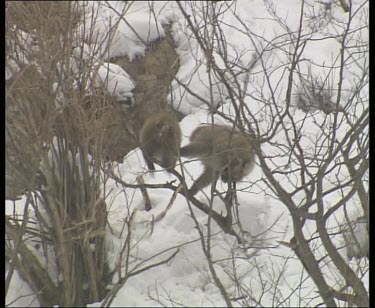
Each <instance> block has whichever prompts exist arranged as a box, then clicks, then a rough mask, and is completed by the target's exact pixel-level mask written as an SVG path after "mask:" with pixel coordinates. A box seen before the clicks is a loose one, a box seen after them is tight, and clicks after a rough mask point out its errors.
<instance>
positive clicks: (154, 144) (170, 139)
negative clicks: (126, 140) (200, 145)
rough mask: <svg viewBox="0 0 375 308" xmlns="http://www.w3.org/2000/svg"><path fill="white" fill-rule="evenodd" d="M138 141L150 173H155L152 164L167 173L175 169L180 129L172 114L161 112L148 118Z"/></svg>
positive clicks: (179, 143)
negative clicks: (160, 167) (165, 170)
mask: <svg viewBox="0 0 375 308" xmlns="http://www.w3.org/2000/svg"><path fill="white" fill-rule="evenodd" d="M139 139H140V144H141V151H142V154H143V157H144V159H145V161H146V164H147V167H148V169H149V170H150V171H155V166H154V163H157V164H158V165H160V166H162V167H163V168H165V169H167V171H169V170H170V169H171V168H174V167H175V165H176V162H177V159H178V157H179V148H180V145H181V129H180V125H179V123H178V121H177V119H176V118H175V117H174V116H173V114H171V113H168V112H166V111H163V112H159V113H156V114H153V115H151V116H150V117H148V118H147V119H146V121H145V122H144V124H143V126H142V128H141V130H140V136H139Z"/></svg>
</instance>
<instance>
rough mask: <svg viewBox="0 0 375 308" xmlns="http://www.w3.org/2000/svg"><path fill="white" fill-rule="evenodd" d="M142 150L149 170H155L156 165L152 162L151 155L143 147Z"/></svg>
mask: <svg viewBox="0 0 375 308" xmlns="http://www.w3.org/2000/svg"><path fill="white" fill-rule="evenodd" d="M141 151H142V154H143V158H144V160H145V161H146V164H147V168H148V170H150V171H155V165H154V163H153V162H152V159H151V157H150V155H149V154H148V152H147V151H146V150H145V149H143V148H142V149H141Z"/></svg>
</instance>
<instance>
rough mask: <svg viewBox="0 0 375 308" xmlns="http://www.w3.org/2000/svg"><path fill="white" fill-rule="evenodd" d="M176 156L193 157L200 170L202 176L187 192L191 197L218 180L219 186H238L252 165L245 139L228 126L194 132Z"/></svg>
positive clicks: (249, 150)
mask: <svg viewBox="0 0 375 308" xmlns="http://www.w3.org/2000/svg"><path fill="white" fill-rule="evenodd" d="M180 155H181V156H185V157H196V158H198V159H199V160H201V162H202V163H203V166H204V171H203V173H202V175H201V176H200V177H199V178H198V179H197V180H196V181H195V182H194V184H193V186H192V187H191V188H190V190H189V192H190V194H192V195H195V194H196V193H197V192H198V191H199V190H201V189H202V188H204V187H206V186H207V185H209V184H210V183H211V182H212V181H217V180H218V178H219V177H220V176H221V179H222V181H223V182H230V183H235V182H238V181H240V180H241V179H242V178H243V177H244V176H245V175H247V174H249V173H250V172H251V171H252V169H253V167H254V164H255V163H254V155H255V154H254V151H253V149H252V146H251V144H250V143H249V141H248V138H247V137H246V136H245V135H243V134H241V133H240V132H239V131H237V130H233V128H232V127H231V126H225V125H217V124H215V125H204V126H200V127H198V128H196V129H195V130H194V131H193V133H192V134H191V136H190V144H188V145H186V146H184V147H182V148H181V149H180Z"/></svg>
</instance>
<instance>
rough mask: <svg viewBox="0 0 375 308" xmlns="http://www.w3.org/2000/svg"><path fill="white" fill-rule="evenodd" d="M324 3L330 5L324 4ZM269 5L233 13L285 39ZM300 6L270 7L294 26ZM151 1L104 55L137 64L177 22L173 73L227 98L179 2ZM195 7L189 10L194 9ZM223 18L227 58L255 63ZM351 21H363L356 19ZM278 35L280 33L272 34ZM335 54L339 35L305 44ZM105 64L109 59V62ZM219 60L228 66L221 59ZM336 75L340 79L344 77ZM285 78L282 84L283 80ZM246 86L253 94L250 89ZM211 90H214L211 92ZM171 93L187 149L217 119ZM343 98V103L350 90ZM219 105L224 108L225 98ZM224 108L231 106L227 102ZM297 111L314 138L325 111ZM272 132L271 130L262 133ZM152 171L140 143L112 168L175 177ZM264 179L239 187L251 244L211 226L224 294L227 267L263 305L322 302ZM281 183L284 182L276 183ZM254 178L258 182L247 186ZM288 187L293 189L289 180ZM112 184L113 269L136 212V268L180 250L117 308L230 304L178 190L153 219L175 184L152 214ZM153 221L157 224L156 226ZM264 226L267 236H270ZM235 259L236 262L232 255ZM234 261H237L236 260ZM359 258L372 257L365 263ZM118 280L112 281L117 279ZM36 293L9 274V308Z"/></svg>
mask: <svg viewBox="0 0 375 308" xmlns="http://www.w3.org/2000/svg"><path fill="white" fill-rule="evenodd" d="M307 2H308V3H311V6H310V7H309V10H313V9H314V8H315V9H316V10H318V9H319V5H322V4H319V3H318V2H317V1H312V0H311V1H307ZM322 2H323V1H322ZM325 2H329V1H328V0H326V1H325ZM353 2H354V4H355V5H358V4H357V2H359V1H353ZM150 3H151V2H150ZM269 3H271V1H261V0H252V1H250V0H238V1H236V6H235V7H236V13H237V14H239V15H240V16H241V18H242V19H243V20H244V21H245V22H247V23H249V24H250V25H251V29H252V31H253V32H254V33H257V34H259V35H260V36H261V37H262V40H263V41H264V42H266V41H268V42H270V41H272V40H274V42H276V41H281V40H283V39H284V38H283V37H282V36H280V35H281V34H282V33H284V31H285V29H283V28H281V27H280V24H277V23H276V22H274V21H270V19H269V18H270V17H271V16H270V13H269V11H268V10H267V4H269ZM300 3H301V1H300V0H288V1H282V4H281V1H274V4H275V6H274V9H275V10H276V12H277V14H278V15H279V16H280V18H281V20H284V21H285V23H286V24H287V25H288V26H289V27H290V28H291V29H292V30H297V29H298V23H299V10H300ZM110 4H111V5H112V6H113V7H116V8H117V9H118V10H119V11H121V10H122V7H121V5H122V4H121V3H120V2H115V3H112V2H110ZM93 5H97V4H93ZM195 5H196V6H199V5H204V3H199V2H197V3H196V4H195ZM152 6H153V7H154V10H155V11H156V12H158V14H156V16H155V18H154V16H152V18H150V14H149V12H150V5H149V3H148V2H147V1H139V2H138V1H136V2H134V3H133V5H132V6H131V8H130V9H129V12H128V13H127V14H128V15H126V16H129V19H127V21H128V23H129V24H131V25H132V28H134V29H135V30H136V32H137V33H138V35H135V34H134V32H133V31H132V29H131V28H129V26H128V25H127V24H125V23H124V22H123V21H121V22H119V24H118V25H117V27H116V29H114V30H113V31H114V32H113V41H112V43H111V49H110V50H111V53H110V55H107V56H108V58H111V57H118V56H128V57H129V59H130V60H132V59H134V58H135V57H142V56H143V55H144V54H145V50H146V45H145V44H144V42H151V41H153V40H156V39H158V38H163V37H164V36H165V33H164V30H163V28H162V25H164V24H167V23H172V25H173V26H172V30H173V36H174V40H175V43H176V52H177V54H178V55H179V57H180V65H181V67H180V69H179V71H178V73H177V76H176V77H177V78H179V79H180V80H181V81H182V82H184V83H186V84H188V85H189V87H191V88H192V89H194V92H195V93H196V94H198V95H199V96H201V97H203V98H205V99H207V100H211V99H212V101H214V102H219V101H220V102H222V100H223V97H226V95H227V93H226V89H225V87H224V86H223V85H222V84H220V83H217V85H216V86H214V87H213V89H212V93H210V92H209V91H208V87H207V86H208V84H209V77H208V75H207V71H206V68H207V67H206V64H205V58H204V54H203V52H202V51H201V50H200V49H199V48H198V43H197V42H196V41H195V40H194V39H193V38H192V37H191V36H190V35H191V32H190V30H189V29H188V28H187V26H186V23H185V21H184V18H183V16H182V15H181V13H180V12H179V9H178V6H177V5H176V3H175V2H165V1H156V2H152ZM186 9H187V10H188V12H189V6H186ZM99 13H100V14H101V15H100V16H101V18H100V19H99V20H98V23H97V24H96V27H97V31H98V32H99V33H101V34H102V35H104V34H105V33H106V32H107V31H108V29H109V27H110V24H109V20H110V22H111V25H113V24H115V23H116V18H118V17H116V16H113V13H111V10H109V9H108V8H104V7H102V8H101V9H100V10H99ZM190 13H191V14H193V13H192V12H190ZM332 14H335V17H337V18H339V19H340V18H341V19H342V20H345V18H346V15H345V13H344V12H343V10H342V9H340V8H339V7H336V6H335V7H333V8H332ZM109 16H112V18H111V19H110V18H109ZM195 17H196V18H200V16H196V15H195ZM221 18H222V21H223V22H224V23H226V24H227V25H229V26H226V27H223V29H224V33H225V37H226V39H227V41H228V46H229V47H228V54H229V57H234V55H235V53H236V52H239V51H243V50H249V52H248V53H245V54H244V55H243V57H241V62H242V64H243V65H246V64H247V63H252V61H253V57H252V54H253V52H254V45H252V44H251V42H250V41H249V39H248V37H247V36H246V35H245V34H244V33H241V32H240V31H238V30H237V29H236V27H240V24H239V23H238V20H237V19H236V18H235V17H234V15H233V14H232V13H231V11H230V10H229V11H228V12H226V13H225V14H224V15H223V16H221ZM354 22H357V21H356V20H355V19H354ZM307 24H308V23H307ZM310 26H311V27H313V24H310ZM330 30H331V31H332V33H334V27H333V28H329V27H328V28H327V31H330ZM276 37H277V39H275V38H276ZM90 48H93V47H90V46H88V51H87V52H88V54H89V53H90V51H89V50H90ZM285 48H288V47H285ZM339 50H340V44H339V42H338V41H337V40H335V39H333V38H331V39H326V40H322V41H320V40H317V41H310V42H309V43H308V44H307V45H306V46H305V50H304V57H306V58H310V59H314V61H315V62H317V63H321V64H323V63H332V59H333V58H334V57H336V56H337V55H338V53H339ZM264 57H265V59H268V62H267V63H271V64H270V66H272V68H276V67H278V65H280V66H282V65H283V64H285V63H288V61H289V60H288V59H287V58H286V56H285V54H284V53H282V52H279V53H278V52H275V51H272V52H269V53H268V54H267V53H265V54H264ZM270 59H272V61H271V60H270ZM105 60H106V61H109V60H108V59H105ZM218 63H219V65H222V64H221V63H220V61H219V59H218ZM328 66H329V65H328ZM107 69H109V70H110V72H111V74H112V75H111V78H112V79H110V82H111V84H110V85H109V87H110V90H111V91H113V92H116V91H117V92H118V95H120V96H122V97H124V96H125V97H131V90H132V89H133V88H134V84H133V83H132V80H131V78H130V77H129V76H128V75H127V73H126V72H124V71H121V70H122V69H121V68H119V67H117V66H114V65H113V64H111V66H108V64H103V65H101V66H100V69H99V75H100V76H102V77H101V79H102V80H103V79H104V77H103V76H106V74H107V73H108V71H107ZM300 69H301V71H304V72H305V73H307V70H308V69H309V68H308V67H303V66H302V67H301V68H300ZM255 70H256V71H260V70H261V67H260V64H259V63H256V64H255ZM321 70H322V71H321V72H322V74H323V73H326V71H325V68H324V67H321ZM283 73H284V71H283V69H282V68H280V69H278V70H275V71H274V73H273V74H272V75H271V76H270V78H271V82H272V81H274V82H275V83H278V87H277V88H275V94H276V95H277V96H278V97H280V100H281V104H282V103H283V102H282V99H283V98H285V90H286V85H287V78H286V77H284V79H283V78H281V76H282V74H283ZM313 73H314V74H319V71H314V72H313ZM9 74H10V73H9ZM285 76H286V75H285ZM336 77H337V78H338V76H336ZM262 78H263V77H262V76H261V75H260V74H255V76H254V77H253V79H252V80H250V84H251V85H250V86H251V87H254V93H255V89H257V88H259V87H262V86H264V81H262ZM280 80H282V81H281V82H280ZM211 82H213V83H216V80H211ZM344 85H345V86H347V87H348V88H350V85H351V84H350V81H349V80H346V81H345V83H344ZM249 91H250V92H252V90H251V89H249ZM210 95H212V97H211V98H210ZM172 98H173V99H172ZM168 99H169V102H170V104H171V105H172V106H173V107H175V108H178V109H179V110H180V111H181V112H182V113H184V114H186V115H187V116H186V117H185V118H184V119H183V120H182V121H181V123H180V125H181V129H182V133H183V141H182V146H183V145H185V144H186V143H187V142H188V138H189V136H190V134H191V132H192V131H193V130H194V128H196V127H197V126H198V125H199V124H202V123H211V121H212V116H211V115H209V114H208V112H207V108H206V107H205V106H204V105H203V104H202V102H201V101H200V100H198V99H197V97H194V96H193V95H191V94H189V93H187V92H186V91H184V89H183V87H181V86H180V85H178V84H177V83H176V82H175V81H173V82H172V93H171V94H170V96H169V98H168ZM343 100H345V95H344V97H343ZM222 103H224V102H222ZM249 103H250V101H249ZM251 104H252V108H254V110H258V109H259V110H261V108H262V106H261V105H260V104H256V103H254V102H251ZM223 108H227V107H226V105H225V103H224V106H223ZM228 112H230V108H229V107H228ZM358 112H360V110H358ZM254 113H256V112H254ZM294 117H295V118H294V119H301V120H304V121H305V124H304V126H303V129H304V131H302V135H303V134H306V135H309V134H314V132H318V131H319V130H318V129H320V127H319V126H320V125H323V124H324V114H315V116H314V117H310V118H307V119H305V113H303V112H302V111H300V110H295V114H294ZM215 121H217V122H224V123H225V121H224V120H222V119H221V118H220V117H219V116H216V115H215ZM266 124H267V123H266ZM286 125H288V123H286ZM266 128H267V127H266V126H265V127H264V129H266ZM343 133H345V132H338V135H340V134H343ZM279 137H280V138H284V137H283V136H282V134H280V136H279ZM305 142H306V144H305V145H306V147H308V146H309V139H307V138H306V141H305ZM265 147H266V148H267V149H269V151H270V152H271V153H272V151H274V149H273V148H272V146H269V145H265ZM186 161H187V160H186V159H182V163H184V164H183V165H178V166H177V167H176V168H177V170H181V169H180V168H183V169H184V172H186V178H187V184H188V185H191V184H192V183H193V179H196V178H197V176H199V174H200V173H201V171H202V166H201V164H200V163H199V162H196V161H194V162H192V161H189V162H187V163H186V164H185V162H186ZM275 163H277V164H280V165H282V164H285V161H284V160H283V158H279V159H277V158H276V159H275ZM156 168H157V170H156V172H155V173H153V174H150V173H146V174H144V172H145V170H146V166H145V162H144V160H143V158H142V155H141V152H140V150H139V149H136V150H134V151H132V152H131V153H129V154H128V155H127V157H126V158H125V159H124V162H123V163H122V164H119V165H118V166H115V168H114V171H115V173H116V174H118V175H119V176H120V177H121V178H122V179H123V180H124V181H125V182H128V183H132V182H135V178H136V176H137V175H139V174H144V180H145V182H146V183H165V182H166V181H171V180H174V176H172V175H170V174H168V173H166V172H165V171H164V170H163V169H162V168H160V167H158V166H156ZM262 176H263V174H262V170H261V168H260V167H259V165H258V164H257V166H256V167H255V169H254V171H253V172H252V173H251V174H250V175H248V176H247V177H246V178H245V179H243V181H242V182H241V183H239V184H238V186H237V187H238V189H239V190H240V191H239V192H238V201H239V204H240V206H239V219H240V221H241V224H242V227H243V230H244V231H246V232H248V234H249V235H248V236H249V243H251V247H250V248H249V247H243V246H241V245H239V244H238V243H237V241H236V240H235V238H234V237H232V236H230V235H226V234H224V233H223V232H219V231H220V228H219V227H218V226H217V225H216V224H215V223H213V225H212V230H211V233H212V234H213V236H212V243H211V245H212V256H213V257H214V259H215V260H217V263H216V265H217V268H216V269H217V272H218V274H219V277H220V279H221V281H222V283H223V285H224V287H225V288H226V289H227V290H229V291H234V290H235V288H236V287H238V286H236V285H235V284H234V283H233V280H232V279H231V278H230V277H231V276H230V274H227V273H228V271H231V273H232V274H233V273H234V272H235V273H236V275H237V277H238V280H239V281H240V283H241V286H242V287H244V288H247V289H248V292H249V294H251V295H252V296H253V298H255V299H258V298H260V297H262V292H264V295H263V297H262V302H261V305H264V306H279V305H284V306H306V305H307V306H310V305H316V304H318V303H319V302H320V299H319V298H318V299H316V298H315V299H311V300H310V298H312V297H313V295H314V291H316V287H315V285H314V283H313V282H312V280H310V279H306V278H307V274H306V272H305V271H304V270H303V266H302V265H301V263H300V261H299V260H298V259H297V258H296V256H295V255H294V253H293V251H291V249H289V248H287V247H285V246H283V245H279V244H278V241H289V239H290V238H291V236H292V234H293V233H292V231H293V230H292V222H291V219H290V217H289V214H288V211H287V208H286V207H285V206H284V205H283V204H282V203H281V202H280V201H278V200H277V199H276V198H274V197H273V196H272V195H265V194H264V192H263V191H264V188H265V187H264V183H262V182H261V181H260V179H261V178H262ZM282 180H283V179H282V178H280V181H282ZM253 183H256V184H255V185H250V184H253ZM285 184H286V185H287V183H285ZM106 185H107V187H106V191H111V193H110V194H109V196H108V199H107V204H108V205H109V206H110V211H109V217H108V220H109V223H110V225H111V228H112V232H110V230H109V229H108V232H107V238H106V241H107V246H108V260H109V263H110V265H111V266H114V265H115V263H116V262H117V261H118V258H119V254H120V250H121V247H122V245H123V243H124V241H125V238H126V235H124V232H123V231H122V230H123V229H124V221H125V220H126V219H127V218H128V217H129V216H130V215H131V214H132V213H133V211H135V210H136V213H135V218H134V221H133V223H132V251H131V255H132V257H133V260H132V261H131V264H130V267H132V266H133V267H134V266H136V264H138V263H139V262H140V260H145V259H147V258H150V257H152V256H156V257H154V258H153V259H152V260H151V263H152V262H157V261H161V260H164V259H166V258H168V257H169V256H170V255H171V254H172V253H173V252H175V251H176V249H177V248H178V249H179V250H180V251H179V253H178V254H177V255H176V257H175V258H174V259H173V260H172V261H171V262H169V263H168V264H164V265H162V266H159V267H155V268H152V269H150V270H147V271H144V272H142V273H140V274H138V275H136V276H134V277H131V278H130V279H129V280H128V282H127V283H126V284H125V285H124V286H123V287H122V288H121V289H120V291H119V292H118V293H117V296H116V298H115V300H114V301H113V303H112V306H133V307H134V306H167V305H169V306H171V305H175V306H179V305H186V306H225V301H224V299H223V297H222V296H221V294H220V291H219V289H218V288H217V286H216V285H215V284H214V283H213V281H212V278H211V274H210V271H209V268H208V264H207V261H206V258H205V256H204V253H203V251H202V246H201V242H200V239H199V234H198V231H197V229H196V227H195V224H194V221H193V219H192V218H191V214H190V210H189V207H188V204H187V202H186V199H185V198H184V197H183V196H181V195H178V196H177V198H176V200H175V201H174V203H173V205H172V207H171V208H170V209H169V210H168V211H167V213H166V215H165V217H164V218H162V219H161V220H160V221H158V220H157V221H154V219H155V217H157V216H158V214H160V213H161V212H163V211H164V210H165V209H166V207H167V205H168V204H169V202H170V199H171V197H172V192H171V191H170V190H167V189H149V190H148V192H149V194H150V198H151V203H152V207H153V208H152V210H151V211H149V212H146V211H145V210H144V202H143V198H142V194H141V192H140V191H139V190H135V189H131V188H126V189H124V188H121V187H120V186H119V185H117V184H116V183H115V182H114V181H112V180H109V181H108V182H107V183H106ZM209 189H210V188H209V187H207V188H206V190H205V191H207V192H209ZM218 189H219V190H224V189H225V185H224V184H223V183H221V181H219V182H218ZM197 197H198V199H201V200H202V201H203V202H206V201H207V200H206V199H205V196H204V194H203V193H199V194H198V195H197ZM328 200H329V201H332V203H333V202H334V201H335V196H332V200H330V199H328ZM301 202H302V199H301ZM23 204H24V199H22V200H20V201H17V205H18V206H19V207H20V212H21V211H22V205H23ZM352 204H355V200H353V201H352ZM213 207H214V209H215V210H216V211H217V212H220V211H223V212H225V206H224V204H223V203H222V202H221V201H220V200H218V199H217V200H216V199H215V200H214V202H213ZM12 210H13V206H12V202H10V201H6V211H7V214H11V211H12ZM193 210H194V213H195V215H196V217H197V219H198V221H199V223H200V225H202V226H205V225H206V224H207V215H206V214H204V213H203V212H201V211H200V210H198V209H196V208H193ZM357 210H358V209H357V208H356V207H352V209H351V213H350V215H353V217H354V216H355V214H356V211H357ZM340 215H341V214H339V213H338V216H337V217H336V218H337V220H338V221H340V219H341V220H343V219H344V216H343V214H342V215H341V216H340ZM153 221H154V223H152V222H153ZM309 223H310V222H306V225H307V230H309ZM151 227H152V232H151ZM266 230H267V232H265V231H266ZM313 230H314V229H313V224H312V223H311V232H313ZM159 253H161V254H159ZM340 253H342V254H343V255H344V256H345V250H344V249H342V250H340ZM233 256H235V257H236V258H234V259H233V258H231V257H233ZM232 260H235V261H233V262H232ZM348 262H349V261H348ZM350 262H354V261H350ZM361 262H366V260H362V261H361ZM146 265H147V263H146ZM234 266H235V268H236V270H235V271H234V270H233V267H234ZM331 279H332V281H329V283H334V279H335V277H331ZM113 282H114V283H115V282H116V275H115V278H114V281H113ZM302 282H303V286H302V287H301V288H298V285H299V284H301V283H302ZM364 282H365V285H366V286H368V275H366V276H365V278H364ZM296 288H298V292H294V289H296ZM31 293H32V292H31V290H30V289H29V288H28V286H27V285H26V284H25V283H24V282H23V281H22V280H21V279H20V278H19V277H18V276H17V275H15V276H13V279H12V284H11V292H10V293H8V295H7V299H6V302H7V303H11V302H12V301H13V300H14V299H15V298H17V297H20V296H25V297H22V298H21V299H19V300H18V301H16V302H14V303H13V304H12V305H13V306H20V305H30V306H34V305H37V304H38V301H37V300H36V298H35V297H34V296H32V295H30V294H31ZM284 300H285V301H284ZM236 304H237V305H240V304H241V300H239V301H238V302H237V303H236V302H234V305H236ZM89 306H90V307H99V306H100V303H93V304H90V305H89Z"/></svg>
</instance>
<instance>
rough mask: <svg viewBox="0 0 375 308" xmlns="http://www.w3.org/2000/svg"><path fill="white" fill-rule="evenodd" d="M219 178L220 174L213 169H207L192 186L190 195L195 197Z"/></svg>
mask: <svg viewBox="0 0 375 308" xmlns="http://www.w3.org/2000/svg"><path fill="white" fill-rule="evenodd" d="M218 178H219V174H218V173H217V172H215V171H214V170H213V169H212V168H207V167H206V168H205V170H204V172H203V173H202V174H201V176H200V177H199V178H198V179H197V180H196V181H195V182H194V184H193V186H191V188H190V190H189V193H190V194H191V195H195V194H196V193H197V192H198V191H200V190H201V189H203V188H205V187H206V186H207V185H209V184H210V183H212V180H214V181H215V182H216V181H217V179H218Z"/></svg>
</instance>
